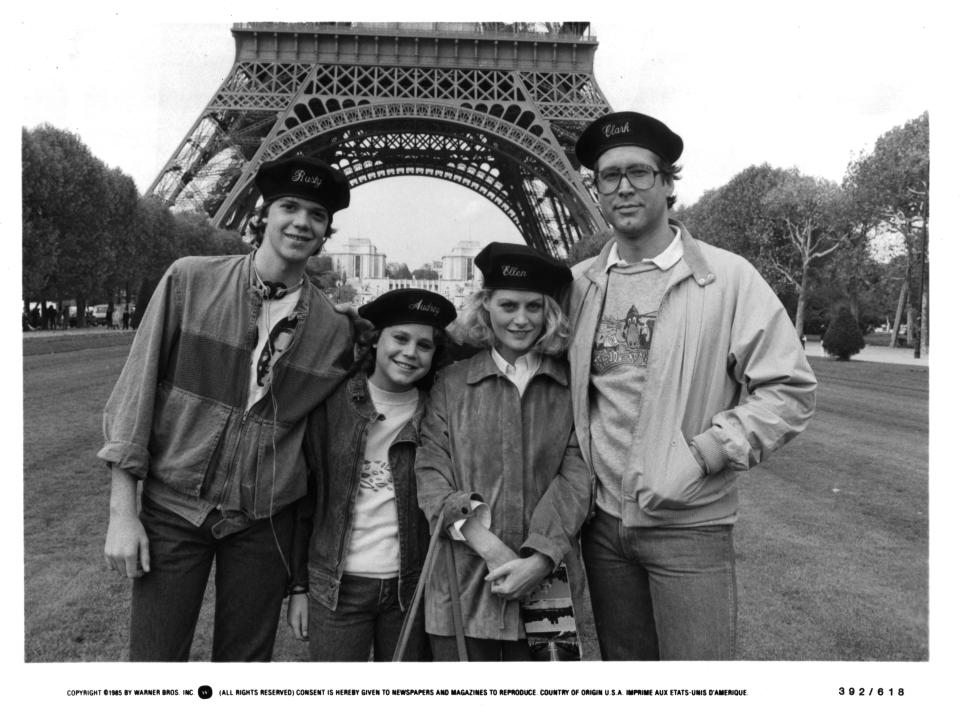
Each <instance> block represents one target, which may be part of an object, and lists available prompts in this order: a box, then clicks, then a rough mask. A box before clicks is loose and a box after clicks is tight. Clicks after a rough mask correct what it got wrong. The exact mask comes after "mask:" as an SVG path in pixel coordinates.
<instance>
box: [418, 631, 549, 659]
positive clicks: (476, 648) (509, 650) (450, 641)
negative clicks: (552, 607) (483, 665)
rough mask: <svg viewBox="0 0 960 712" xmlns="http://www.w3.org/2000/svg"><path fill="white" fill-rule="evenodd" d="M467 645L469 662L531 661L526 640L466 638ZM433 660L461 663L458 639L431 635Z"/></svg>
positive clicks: (449, 636)
mask: <svg viewBox="0 0 960 712" xmlns="http://www.w3.org/2000/svg"><path fill="white" fill-rule="evenodd" d="M464 641H465V642H466V644H467V661H468V662H471V663H478V662H525V661H528V660H531V657H530V648H529V646H527V641H526V640H491V639H489V638H464ZM430 647H431V649H432V650H433V659H434V660H435V661H437V662H447V663H449V662H459V661H460V657H459V653H458V652H457V639H456V638H455V637H454V636H452V635H432V634H431V635H430Z"/></svg>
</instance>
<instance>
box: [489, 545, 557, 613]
mask: <svg viewBox="0 0 960 712" xmlns="http://www.w3.org/2000/svg"><path fill="white" fill-rule="evenodd" d="M552 570H553V562H552V561H551V560H550V558H549V557H547V556H545V555H543V554H541V553H540V552H539V551H537V552H534V553H533V554H532V555H531V556H527V557H524V558H522V559H513V560H512V561H508V562H507V563H505V564H503V565H502V566H498V567H497V568H495V569H493V570H492V571H491V572H490V573H489V574H487V576H486V578H485V579H484V580H485V581H490V582H491V583H490V590H491V591H493V592H494V593H495V594H497V595H498V596H500V597H501V598H506V599H507V600H511V601H513V600H517V599H521V598H523V597H525V596H526V595H527V594H528V593H530V592H531V591H532V590H533V589H534V588H536V586H537V584H539V583H540V582H541V581H542V580H543V579H544V577H545V576H546V575H547V574H549V573H550V572H551V571H552Z"/></svg>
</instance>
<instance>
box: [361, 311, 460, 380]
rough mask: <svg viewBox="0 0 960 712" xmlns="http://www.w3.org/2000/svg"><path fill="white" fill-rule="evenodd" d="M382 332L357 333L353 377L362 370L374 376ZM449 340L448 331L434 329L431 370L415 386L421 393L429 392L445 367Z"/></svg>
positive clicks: (379, 330) (374, 330) (376, 330)
mask: <svg viewBox="0 0 960 712" xmlns="http://www.w3.org/2000/svg"><path fill="white" fill-rule="evenodd" d="M381 331H382V329H367V330H365V331H361V332H358V333H357V338H356V342H355V344H354V361H353V364H352V365H351V366H350V369H349V371H348V374H349V375H351V376H352V375H353V374H355V373H357V372H358V371H361V370H362V371H363V372H364V373H366V374H367V376H372V375H373V372H374V370H376V367H377V352H376V345H377V342H378V341H379V340H380V332H381ZM448 340H449V337H448V336H447V332H446V331H444V330H443V329H438V328H436V327H434V328H433V345H434V351H433V360H432V361H430V368H429V369H428V370H427V372H426V373H425V374H424V375H423V377H422V378H420V379H418V380H417V381H416V382H415V383H414V384H413V385H414V386H416V387H417V388H419V389H420V390H421V391H429V390H430V387H431V386H432V385H433V382H434V380H435V379H436V377H437V371H439V370H440V368H441V367H442V365H443V358H444V355H445V352H446V349H447V342H448Z"/></svg>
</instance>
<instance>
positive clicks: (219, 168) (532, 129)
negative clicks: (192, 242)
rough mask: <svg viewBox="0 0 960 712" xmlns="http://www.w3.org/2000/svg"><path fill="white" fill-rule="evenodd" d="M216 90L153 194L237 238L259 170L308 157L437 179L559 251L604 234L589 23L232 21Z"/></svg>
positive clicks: (353, 175) (354, 168)
mask: <svg viewBox="0 0 960 712" xmlns="http://www.w3.org/2000/svg"><path fill="white" fill-rule="evenodd" d="M231 31H232V33H233V36H234V40H235V43H236V58H235V60H234V64H233V67H232V69H231V71H230V73H229V75H228V76H227V78H226V79H225V80H224V82H223V84H222V85H221V86H220V88H219V89H218V90H217V92H216V93H215V94H214V96H213V98H212V99H211V100H210V102H209V103H208V104H207V106H206V108H205V109H204V111H203V113H202V114H201V115H200V117H199V118H198V119H197V121H196V122H195V123H194V125H193V127H192V128H191V129H190V132H189V133H188V134H187V136H186V138H184V139H183V141H182V142H181V144H180V146H179V147H178V148H177V150H176V151H175V152H174V154H173V156H172V157H171V158H170V160H169V161H168V162H167V164H166V165H165V166H164V167H163V169H162V170H161V171H160V174H159V175H158V176H157V178H156V179H155V180H154V182H153V183H152V184H151V186H150V188H149V190H148V193H152V194H154V195H156V196H158V197H159V198H160V199H162V200H163V201H164V202H165V203H166V204H167V205H169V206H171V207H172V208H174V209H178V210H193V211H198V212H203V213H205V214H207V215H209V216H210V217H211V218H212V219H213V221H214V222H215V223H216V224H217V225H219V226H220V227H224V228H227V229H241V228H242V227H243V225H244V223H245V220H246V219H247V217H248V216H249V214H250V213H251V212H252V210H253V208H254V206H255V204H256V201H257V199H258V194H257V192H256V189H255V187H254V186H253V175H254V174H255V172H256V169H257V167H258V166H259V165H260V164H261V163H262V162H263V161H266V160H271V159H275V158H278V157H280V156H283V155H286V154H293V153H302V154H305V155H309V156H315V157H318V158H321V159H323V160H325V161H327V162H328V163H331V164H334V165H337V166H339V167H340V169H341V170H342V171H343V172H344V174H345V175H346V176H347V178H348V179H349V181H350V184H351V186H352V187H354V188H355V187H357V186H359V185H363V184H364V183H367V182H370V181H374V180H378V179H381V178H389V177H391V176H411V175H413V176H431V177H435V178H441V179H444V180H448V181H452V182H454V183H458V184H460V185H462V186H464V187H466V188H469V189H470V190H473V191H475V192H477V193H479V194H480V195H482V196H484V197H485V198H487V199H488V200H490V201H491V202H492V203H493V204H494V205H496V206H497V207H498V208H499V209H500V210H501V211H503V212H504V213H505V214H506V215H507V217H509V218H510V220H511V221H512V222H513V223H514V225H516V227H517V229H518V230H519V231H520V233H521V234H522V235H523V237H524V239H525V240H526V242H527V244H529V245H531V246H533V247H535V248H538V249H540V250H543V251H545V252H547V253H549V254H553V255H554V256H557V257H564V256H566V254H567V252H568V250H569V248H570V247H571V246H572V245H573V244H574V243H576V242H577V241H578V240H579V239H580V238H581V237H583V236H584V235H587V234H590V233H592V232H595V231H597V230H599V229H601V228H602V227H604V226H605V224H606V223H605V222H604V220H603V218H602V216H601V215H600V212H599V209H598V207H597V201H596V195H595V193H594V192H593V189H592V186H591V185H590V184H589V182H588V181H586V180H585V174H584V173H582V172H581V170H580V166H579V164H578V163H577V160H576V158H575V157H574V154H573V145H574V142H575V141H576V138H577V136H578V135H579V132H580V131H581V130H582V129H583V128H584V127H585V126H586V125H587V124H588V123H589V122H590V121H591V120H593V119H594V118H596V117H598V116H601V115H602V114H605V113H608V112H609V111H610V106H609V104H608V103H607V100H606V99H605V98H604V96H603V94H602V92H601V91H600V88H599V86H598V85H597V83H596V80H595V79H594V76H593V56H594V53H595V52H596V49H597V40H596V38H595V37H593V36H592V35H591V34H590V26H589V23H586V22H563V23H488V22H483V23H452V22H435V23H396V22H394V23H349V22H347V23H344V22H311V23H264V22H256V23H239V24H235V25H233V27H232V29H231Z"/></svg>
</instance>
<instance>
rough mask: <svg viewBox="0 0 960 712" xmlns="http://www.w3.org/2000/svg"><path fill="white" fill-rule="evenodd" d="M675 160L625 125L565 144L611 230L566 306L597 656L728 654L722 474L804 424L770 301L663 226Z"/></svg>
mask: <svg viewBox="0 0 960 712" xmlns="http://www.w3.org/2000/svg"><path fill="white" fill-rule="evenodd" d="M682 150H683V141H682V139H681V138H680V136H678V135H677V134H675V133H674V132H673V131H671V130H670V129H669V128H668V127H667V126H666V125H664V124H663V123H662V122H660V121H658V120H657V119H654V118H652V117H649V116H646V115H644V114H638V113H635V112H619V113H613V114H609V115H606V116H603V117H600V118H599V119H597V120H596V121H594V122H593V123H592V124H591V125H590V126H588V127H587V129H586V130H585V131H584V132H583V134H582V136H581V137H580V139H579V141H578V142H577V145H576V155H577V158H578V160H579V161H580V162H581V164H583V165H584V166H586V167H588V168H590V169H592V170H593V171H594V181H595V186H596V189H597V193H598V195H599V201H600V207H601V210H602V211H603V214H604V216H605V217H606V219H607V220H608V221H609V223H610V226H611V234H610V239H609V240H608V241H607V242H606V244H605V245H604V247H603V249H602V251H601V252H600V254H599V256H597V257H596V258H592V259H589V260H585V261H584V262H581V263H580V264H578V265H576V266H575V267H574V269H573V272H574V277H575V280H574V283H573V286H572V289H571V290H570V293H569V301H568V304H567V308H568V314H569V315H570V319H571V322H572V338H571V347H570V351H569V357H570V363H571V390H572V393H573V402H574V416H575V421H576V430H577V435H578V437H579V439H580V444H581V447H582V449H583V453H584V457H585V459H586V461H587V463H588V465H589V467H590V469H591V471H592V472H593V474H594V476H595V490H596V504H595V515H594V516H593V517H592V519H590V520H589V521H588V523H587V524H586V525H585V526H584V528H583V531H582V547H583V556H584V560H585V563H586V568H587V576H588V581H589V584H590V593H591V597H592V601H593V607H594V615H595V618H596V623H597V631H598V635H599V639H600V648H601V653H602V655H603V657H604V659H607V660H658V659H660V660H707V659H730V658H732V657H733V656H734V652H735V646H736V614H737V602H736V601H737V599H736V595H737V594H736V579H735V568H734V549H733V532H732V529H733V523H734V521H735V520H736V518H737V489H736V487H737V477H738V474H739V473H740V472H743V471H745V470H747V469H749V468H751V467H753V466H754V465H756V464H758V463H759V462H761V461H763V460H764V459H766V457H767V456H768V455H770V453H772V452H773V451H774V450H776V449H777V448H778V447H780V446H781V445H783V444H785V443H786V442H787V441H789V440H790V439H791V438H793V437H794V436H795V435H797V434H798V433H799V432H801V431H802V430H803V429H804V428H805V427H806V425H807V423H808V421H809V420H810V418H811V416H812V415H813V407H814V390H815V388H816V380H815V378H814V375H813V372H812V370H811V369H810V366H809V364H808V363H807V360H806V358H805V356H804V353H803V349H802V348H801V345H800V341H799V339H797V336H796V332H795V330H794V328H793V325H792V324H791V322H790V319H789V317H788V316H787V314H786V312H785V311H784V308H783V306H782V304H781V303H780V300H779V299H778V298H777V296H776V295H775V294H774V293H773V291H772V290H771V289H770V287H769V286H768V285H767V284H766V282H765V281H764V280H763V278H762V277H761V276H760V274H759V273H758V272H757V271H756V270H755V269H754V268H753V267H752V266H751V265H750V264H749V263H748V262H747V261H746V260H745V259H743V258H741V257H739V256H737V255H734V254H732V253H730V252H727V251H725V250H722V249H719V248H716V247H713V246H711V245H709V244H706V243H703V242H700V241H699V240H695V239H694V238H693V237H691V235H690V233H689V232H687V230H686V229H685V228H684V227H683V225H681V224H680V223H678V222H676V221H674V220H672V219H671V218H670V217H669V209H670V207H671V206H672V204H673V201H674V200H675V198H674V195H673V193H674V183H675V181H676V180H677V178H678V174H679V168H678V166H677V164H676V162H677V160H678V159H679V158H680V154H681V152H682ZM704 237H705V238H706V239H708V240H709V235H706V236H704Z"/></svg>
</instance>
